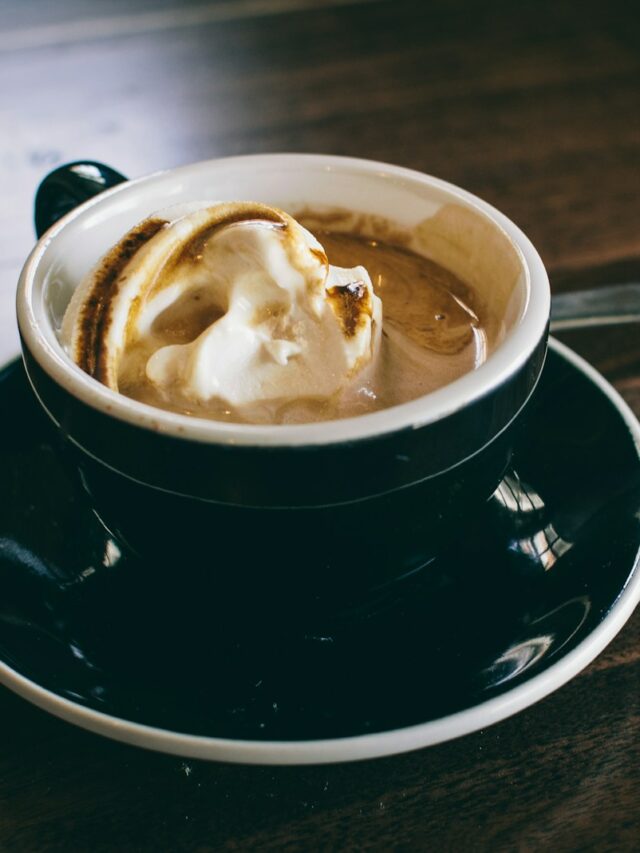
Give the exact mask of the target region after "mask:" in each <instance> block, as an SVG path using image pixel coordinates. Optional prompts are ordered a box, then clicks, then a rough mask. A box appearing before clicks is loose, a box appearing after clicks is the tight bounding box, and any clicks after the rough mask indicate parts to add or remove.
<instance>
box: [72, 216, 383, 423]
mask: <svg viewBox="0 0 640 853" xmlns="http://www.w3.org/2000/svg"><path fill="white" fill-rule="evenodd" d="M380 326H381V304H380V300H379V299H378V297H376V296H375V295H374V293H373V288H372V285H371V281H370V279H369V276H368V274H367V272H366V270H365V269H364V268H362V267H356V268H354V269H338V268H335V267H332V266H331V265H330V264H329V263H328V260H327V257H326V255H325V253H324V251H323V249H322V246H321V245H320V244H319V243H318V241H317V240H316V239H315V238H314V237H313V236H312V235H311V234H310V233H309V232H308V231H306V230H305V229H304V228H302V227H301V226H300V225H299V224H298V223H297V222H296V221H295V220H294V219H292V218H291V217H290V216H288V214H286V213H284V212H283V211H280V210H277V209H276V208H271V207H267V206H266V205H261V204H258V203H248V202H246V203H229V204H218V205H211V204H208V205H204V206H203V205H199V204H197V203H196V204H189V205H181V206H179V207H177V208H170V209H168V210H165V211H161V212H159V213H156V214H154V215H153V216H152V217H150V218H149V219H148V220H145V222H143V223H141V224H140V225H138V226H137V227H136V228H134V229H133V230H132V231H130V232H129V233H128V234H127V235H125V237H123V238H122V240H121V241H119V243H118V244H117V245H116V246H115V247H114V248H113V249H112V250H111V251H110V252H109V253H108V254H107V255H106V256H105V257H104V258H103V259H102V260H101V261H100V262H99V264H98V265H97V267H96V268H95V269H94V270H93V271H92V272H91V273H90V274H89V276H87V278H86V279H85V280H84V281H83V282H82V284H81V285H80V287H79V288H78V290H77V291H76V293H75V294H74V297H73V298H72V300H71V303H70V305H69V307H68V309H67V312H66V314H65V318H64V321H63V326H62V339H63V342H64V343H65V345H66V346H67V349H68V351H69V353H70V354H71V356H72V357H73V358H74V360H76V361H77V363H78V364H80V366H81V367H83V369H85V370H86V371H87V372H88V373H90V374H91V375H92V376H94V377H95V378H96V379H98V380H99V381H101V382H103V383H104V384H106V385H108V386H109V387H111V388H113V389H114V390H123V391H124V392H125V393H127V389H130V388H131V386H132V385H135V384H140V382H142V383H143V384H144V382H148V383H150V384H151V385H153V386H154V387H155V388H156V390H157V391H159V393H160V396H161V397H164V398H165V401H166V402H167V404H171V402H172V401H174V402H175V405H176V406H177V407H181V406H184V405H186V404H187V403H188V402H191V403H194V404H197V405H200V404H202V403H203V402H206V401H207V400H209V399H211V398H219V399H221V400H223V401H226V402H227V403H228V404H229V405H232V406H244V405H248V404H254V403H256V402H260V401H268V400H278V401H279V402H282V401H284V400H286V399H288V398H296V399H297V398H300V397H318V398H327V397H331V396H332V395H335V394H336V393H338V392H339V391H340V389H341V388H342V387H343V386H344V385H345V383H347V382H348V381H349V380H350V379H352V378H353V376H354V375H355V374H356V373H358V372H359V371H361V370H362V369H363V368H365V367H367V365H368V364H369V363H370V362H371V361H372V359H373V356H374V353H375V350H376V342H377V341H378V340H379V334H380Z"/></svg>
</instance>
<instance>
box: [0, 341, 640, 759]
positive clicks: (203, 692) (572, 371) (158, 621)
mask: <svg viewBox="0 0 640 853" xmlns="http://www.w3.org/2000/svg"><path fill="white" fill-rule="evenodd" d="M0 398H1V399H2V405H3V410H4V411H5V412H10V413H11V416H10V417H8V418H5V419H4V420H3V422H2V424H1V426H0V429H1V435H2V444H1V446H2V451H1V456H0V471H1V472H2V473H1V482H2V490H3V492H4V494H3V497H2V501H0V507H1V509H0V588H1V589H2V596H1V601H2V606H1V612H0V654H1V656H2V660H3V663H2V664H1V665H0V677H1V678H2V680H3V681H4V683H5V684H7V685H8V686H9V687H11V688H12V689H14V690H16V691H17V692H18V693H21V694H22V695H24V696H25V697H27V698H28V699H30V700H31V701H33V702H35V703H36V704H39V705H41V706H42V707H45V708H47V709H48V710H50V711H51V712H53V713H55V714H57V715H59V716H61V717H64V718H65V719H68V720H71V721H73V722H75V723H77V724H79V725H81V726H85V727H87V728H90V729H93V730H95V731H99V732H102V733H103V734H107V735H109V736H111V737H115V738H118V739H121V740H125V741H128V742H131V743H136V744H139V745H142V746H147V747H150V748H154V749H161V750H164V751H167V752H173V753H178V754H183V755H189V756H198V757H202V758H216V759H223V760H230V761H244V762H257V763H304V762H318V761H340V760H354V759H358V758H366V757H371V756H376V755H383V754H389V753H394V752H401V751H404V750H408V749H415V748H418V747H420V746H424V745H427V744H431V743H436V742H439V741H442V740H447V739H450V738H452V737H456V736H459V735H461V734H464V733H466V732H469V731H473V730H475V729H478V728H482V727H484V726H487V725H489V724H491V723H493V722H496V721H497V720H499V719H502V718H504V717H506V716H508V715H509V714H512V713H514V712H515V711H517V710H520V709H522V708H524V707H526V706H527V705H530V704H531V703H532V702H535V701H537V700H538V699H540V698H542V697H543V696H544V695H546V694H547V693H549V692H551V691H552V690H554V689H556V688H557V687H559V686H560V685H561V684H563V683H564V682H565V681H567V680H568V679H569V678H571V677H572V676H573V675H575V674H576V673H577V672H578V671H579V670H580V669H581V668H582V667H584V666H585V665H586V664H587V663H588V662H589V661H590V660H591V659H593V657H595V656H596V655H597V654H598V653H599V652H600V651H601V650H602V649H603V648H604V646H605V645H606V644H607V643H608V642H609V641H610V640H611V638H612V637H613V636H614V635H615V633H617V631H618V630H619V629H620V627H621V626H622V624H624V622H625V621H626V619H627V618H628V617H629V615H630V613H631V611H632V610H633V607H634V606H635V604H636V603H637V601H638V598H639V597H640V578H639V573H638V571H637V568H636V566H637V560H638V553H639V549H640V521H639V518H640V461H639V456H638V443H639V441H640V432H639V428H638V424H637V422H636V420H635V418H634V416H633V415H632V414H631V412H630V411H629V409H628V408H627V407H626V405H625V404H624V403H623V402H622V400H621V399H620V398H619V397H618V395H617V394H616V393H615V392H614V391H613V390H612V389H611V388H610V386H608V385H607V384H606V383H605V382H604V380H602V379H601V377H599V376H598V374H597V373H596V372H595V371H593V369H592V368H590V367H589V366H588V365H586V364H585V363H584V362H583V361H581V360H580V359H578V358H577V357H576V356H575V355H574V354H572V353H571V352H570V351H569V350H567V349H566V348H563V347H561V346H559V345H558V344H557V343H554V344H553V345H552V349H551V351H550V353H549V357H548V361H547V364H546V366H545V369H544V371H543V377H542V380H541V383H540V385H539V386H538V389H537V390H536V392H535V395H534V398H533V400H532V401H531V404H530V405H529V407H528V409H527V412H526V414H525V416H524V417H525V419H526V423H525V430H526V433H525V434H526V439H524V440H521V442H520V443H519V444H518V445H517V446H516V450H515V457H514V468H513V470H512V471H510V473H509V474H508V476H507V477H506V478H505V479H504V480H503V482H502V483H501V485H500V487H499V488H498V490H497V491H496V493H495V494H494V496H493V497H492V499H491V500H490V501H489V502H488V503H487V504H486V505H485V506H484V507H481V508H480V510H479V511H478V514H477V517H475V518H474V519H473V520H472V522H471V523H470V526H469V527H468V529H467V531H466V534H465V536H464V537H459V538H460V539H461V540H462V541H458V542H457V543H456V544H455V545H453V546H450V547H449V548H448V549H447V550H446V551H445V552H443V553H442V554H441V555H440V556H439V557H438V558H436V559H435V560H433V562H432V563H431V564H430V565H428V566H427V567H425V568H423V569H422V570H421V571H419V572H416V573H415V575H413V576H409V577H406V578H405V579H404V580H403V582H401V583H394V584H391V585H389V586H387V587H384V586H382V587H380V588H379V589H378V590H377V592H376V594H375V595H370V596H369V598H368V599H367V600H366V601H363V602H361V603H360V605H359V607H358V608H356V609H354V610H352V611H343V612H342V613H341V614H340V615H339V617H336V618H335V619H334V620H333V621H329V622H323V623H317V624H314V623H307V624H299V625H292V624H288V625H287V627H286V628H283V627H282V626H281V625H280V624H279V623H278V621H277V619H275V618H271V619H270V614H269V613H268V612H267V613H262V614H256V615H257V616H259V617H260V618H258V619H257V620H256V622H255V623H254V626H253V628H250V627H247V625H246V624H245V625H243V626H242V627H240V626H239V625H238V624H237V623H235V622H234V621H233V620H231V619H225V618H224V606H221V607H218V606H216V602H215V601H211V600H207V599H206V598H204V599H203V598H200V599H194V597H193V596H192V595H190V594H189V590H188V589H183V588H181V587H180V584H179V581H178V580H177V574H174V575H173V576H172V581H171V582H169V581H167V582H162V581H160V582H159V580H158V577H157V575H156V574H155V573H154V566H153V565H142V564H139V563H135V562H134V561H132V560H131V559H128V558H126V557H124V556H123V555H122V554H121V553H120V552H119V549H118V547H117V545H116V544H115V543H114V541H113V540H112V539H110V537H109V536H108V535H107V534H105V532H104V530H103V528H102V527H101V526H100V525H99V524H98V522H97V521H96V519H95V517H94V516H93V515H92V513H91V512H90V510H89V509H88V506H87V503H86V499H85V497H84V496H83V494H82V492H81V491H80V490H79V489H76V488H75V487H74V486H73V485H72V483H71V481H70V480H69V479H68V477H67V475H66V473H65V471H64V469H63V468H62V467H61V465H60V462H59V455H58V453H57V450H56V448H55V447H54V446H53V444H52V441H53V440H54V439H53V437H52V436H53V433H52V430H51V428H50V426H49V425H48V423H47V422H46V419H45V418H44V416H43V415H42V414H41V412H40V410H39V409H38V407H37V406H36V403H35V402H34V400H33V398H32V395H31V394H30V391H29V389H28V388H27V387H26V382H25V378H24V374H23V371H22V367H21V365H19V364H17V363H14V364H13V365H11V366H9V367H8V368H6V369H5V370H4V372H3V373H2V374H1V380H0ZM300 565H301V571H304V555H301V560H300ZM232 568H233V567H232V566H231V567H230V569H232ZM223 604H224V603H223V602H222V605H223Z"/></svg>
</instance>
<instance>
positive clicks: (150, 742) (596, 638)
mask: <svg viewBox="0 0 640 853" xmlns="http://www.w3.org/2000/svg"><path fill="white" fill-rule="evenodd" d="M549 346H550V348H551V349H552V350H554V351H555V352H556V353H558V354H559V355H561V356H562V357H563V358H565V359H566V360H567V361H569V362H571V363H572V364H573V365H574V366H575V367H577V368H578V369H579V370H581V371H582V373H583V374H585V375H586V376H587V378H588V379H590V380H591V381H592V382H593V383H594V384H595V385H597V386H598V387H599V389H600V390H601V391H602V392H603V393H604V394H605V395H606V396H607V397H608V398H609V400H610V401H611V402H612V403H613V405H614V406H615V407H616V409H617V410H618V412H619V414H620V415H621V417H622V419H623V420H624V421H625V423H626V425H627V427H628V429H629V432H630V433H631V435H632V437H633V440H634V444H635V447H636V452H637V453H638V458H639V460H640V423H639V422H638V419H637V418H636V416H635V415H634V414H633V412H632V411H631V409H630V408H629V406H628V405H627V403H626V402H625V401H624V400H623V399H622V397H621V396H620V394H619V393H618V392H617V391H616V390H615V389H614V388H613V387H612V386H611V385H610V384H609V382H607V380H606V379H604V377H603V376H601V374H600V373H598V371H597V370H596V369H595V368H594V367H592V365H590V364H589V363H588V362H587V361H585V359H583V358H582V357H581V356H579V355H577V353H575V352H574V351H573V350H572V349H570V348H569V347H568V346H566V345H565V344H562V343H561V342H559V341H557V340H555V339H554V338H550V340H549ZM639 563H640V549H639V550H638V552H637V553H636V556H635V559H634V564H633V569H632V570H631V573H630V575H629V579H628V580H627V582H626V584H625V585H624V587H623V588H622V589H621V591H620V593H619V595H618V597H617V599H616V601H615V602H614V604H613V606H612V607H611V608H610V610H609V612H608V613H607V614H606V616H605V617H604V619H603V620H602V621H601V622H600V623H599V624H598V625H597V626H596V627H595V628H594V629H593V630H592V631H591V632H590V633H589V634H588V635H587V636H586V637H585V638H584V639H583V640H582V641H581V642H580V643H579V644H578V645H577V646H576V647H575V648H573V649H571V650H570V651H569V652H567V653H566V654H564V655H561V657H560V658H559V659H558V660H557V661H556V662H555V663H553V664H551V665H550V666H549V667H548V668H547V669H545V670H544V671H543V672H541V673H538V674H537V675H534V676H532V677H531V678H529V679H527V680H525V681H524V682H523V683H522V684H519V685H517V686H515V687H513V688H511V689H510V690H507V691H505V692H504V693H502V694H500V695H499V696H495V697H493V698H491V699H488V700H486V701H484V702H480V703H478V704H477V705H474V706H472V707H470V708H465V709H464V710H462V711H457V712H455V713H453V714H449V715H447V716H445V717H441V718H439V719H436V720H429V721H428V722H425V723H418V724H415V725H412V726H407V727H403V728H400V729H392V730H389V731H383V732H375V733H372V734H365V735H357V736H352V737H342V738H334V739H324V740H308V741H253V740H234V739H231V738H215V737H209V736H206V735H192V734H186V733H183V732H174V731H170V730H167V729H162V728H158V727H153V726H147V725H145V724H143V723H135V722H131V721H129V720H125V719H122V718H118V717H113V716H111V715H109V714H105V713H103V712H101V711H95V710H93V709H91V708H87V707H85V706H83V705H79V704H77V703H75V702H73V701H72V700H70V699H65V698H64V697H62V696H59V695H58V694H56V693H54V692H53V691H51V690H48V689H46V688H44V687H41V686H40V685H39V684H37V683H36V682H34V681H32V680H31V679H29V678H26V677H25V676H23V675H21V674H20V673H18V672H16V670H14V669H13V668H12V667H10V666H8V664H6V663H4V662H3V661H0V683H2V684H4V685H5V686H6V687H8V688H9V689H10V690H12V691H13V692H15V693H17V694H18V695H19V696H22V697H23V698H24V699H27V700H28V701H29V702H31V703H32V704H34V705H36V706H38V707H39V708H42V709H43V710H45V711H47V712H49V713H51V714H53V715H54V716H56V717H59V718H61V719H63V720H66V721H67V722H70V723H72V724H74V725H77V726H80V727H81V728H84V729H88V730H89V731H93V732H95V733H97V734H101V735H104V736H106V737H109V738H112V739H114V740H118V741H121V742H124V743H128V744H131V745H134V746H139V747H143V748H146V749H151V750H154V751H157V752H163V753H168V754H171V755H178V756H181V757H184V758H195V759H204V760H215V761H225V762H229V763H237V764H260V765H302V764H328V763H337V762H347V761H359V760H364V759H369V758H378V757H382V756H385V755H396V754H400V753H403V752H410V751H413V750H416V749H421V748H423V747H427V746H434V745H436V744H439V743H444V742H446V741H449V740H453V739H455V738H458V737H462V736H463V735H467V734H471V733H472V732H475V731H478V730H480V729H485V728H487V727H488V726H491V725H493V724H495V723H498V722H500V721H501V720H504V719H506V718H508V717H510V716H512V715H513V714H516V713H518V712H519V711H522V710H524V709H525V708H528V707H530V706H531V705H533V704H535V703H536V702H539V701H540V700H542V699H544V698H545V697H546V696H548V695H549V694H551V693H553V692H554V691H555V690H557V689H559V688H560V687H562V686H563V685H564V684H566V683H567V682H568V681H570V680H571V679H572V678H574V677H575V676H576V675H577V674H578V673H579V672H580V671H581V670H583V669H584V668H585V667H586V666H588V664H590V663H591V662H592V661H593V660H594V659H595V658H596V657H597V656H598V655H599V654H600V653H601V652H602V651H603V650H604V649H605V648H606V646H607V645H608V644H609V643H610V642H611V641H612V640H613V638H614V637H615V636H616V634H618V632H619V631H620V629H621V628H622V627H623V626H624V624H625V623H626V622H627V620H628V619H629V617H630V616H631V614H632V613H633V610H634V609H635V607H636V605H637V604H638V602H639V601H640V571H639V570H638V564H639Z"/></svg>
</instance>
